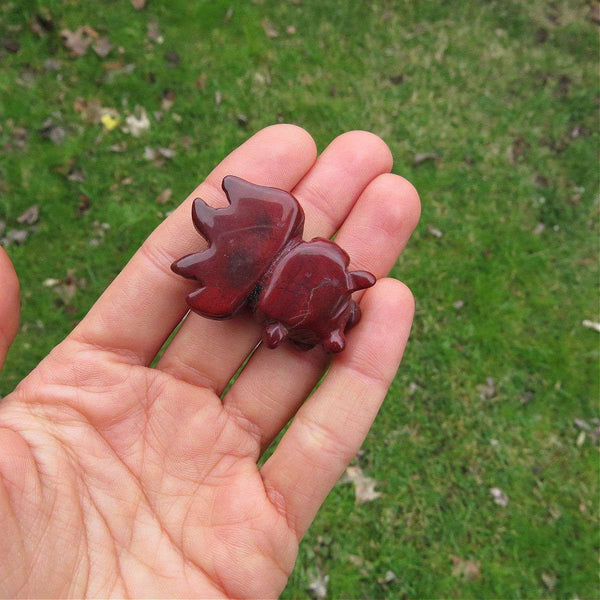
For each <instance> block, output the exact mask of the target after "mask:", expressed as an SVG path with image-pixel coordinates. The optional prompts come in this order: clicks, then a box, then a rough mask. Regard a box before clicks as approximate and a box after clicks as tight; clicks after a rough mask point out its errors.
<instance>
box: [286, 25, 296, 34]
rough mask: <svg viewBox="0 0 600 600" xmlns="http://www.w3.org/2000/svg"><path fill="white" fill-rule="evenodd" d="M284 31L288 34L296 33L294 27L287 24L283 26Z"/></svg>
mask: <svg viewBox="0 0 600 600" xmlns="http://www.w3.org/2000/svg"><path fill="white" fill-rule="evenodd" d="M285 32H286V33H287V34H288V35H294V34H295V33H296V28H295V27H294V26H293V25H288V26H287V27H286V28H285Z"/></svg>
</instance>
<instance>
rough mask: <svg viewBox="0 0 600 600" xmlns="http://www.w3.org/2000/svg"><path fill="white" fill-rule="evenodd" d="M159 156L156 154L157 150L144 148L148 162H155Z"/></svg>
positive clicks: (148, 147)
mask: <svg viewBox="0 0 600 600" xmlns="http://www.w3.org/2000/svg"><path fill="white" fill-rule="evenodd" d="M157 156H158V153H157V152H156V150H155V149H154V148H151V147H150V146H146V147H145V148H144V158H145V159H146V160H154V159H155V158H156V157H157Z"/></svg>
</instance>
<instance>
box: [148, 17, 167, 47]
mask: <svg viewBox="0 0 600 600" xmlns="http://www.w3.org/2000/svg"><path fill="white" fill-rule="evenodd" d="M146 32H147V35H148V39H150V40H152V41H153V42H156V43H157V44H162V43H163V42H164V41H165V39H164V38H163V36H162V34H161V32H160V27H159V25H158V21H150V22H149V23H148V27H147V30H146Z"/></svg>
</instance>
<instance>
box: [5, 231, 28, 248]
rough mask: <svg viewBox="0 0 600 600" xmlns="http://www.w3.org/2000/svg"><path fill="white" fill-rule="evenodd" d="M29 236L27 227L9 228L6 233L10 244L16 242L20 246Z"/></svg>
mask: <svg viewBox="0 0 600 600" xmlns="http://www.w3.org/2000/svg"><path fill="white" fill-rule="evenodd" d="M28 237H29V231H27V230H25V229H9V231H8V232H7V233H6V238H4V239H6V240H7V242H8V244H11V243H12V242H14V243H15V244H17V245H18V246H20V245H21V244H24V243H25V241H26V240H27V238H28Z"/></svg>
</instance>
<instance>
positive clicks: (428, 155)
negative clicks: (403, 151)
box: [413, 152, 439, 166]
mask: <svg viewBox="0 0 600 600" xmlns="http://www.w3.org/2000/svg"><path fill="white" fill-rule="evenodd" d="M438 158H439V156H438V154H436V153H435V152H420V153H418V154H415V158H414V160H413V164H414V165H415V166H418V165H422V164H423V163H424V162H428V161H431V160H433V161H437V159H438Z"/></svg>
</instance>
